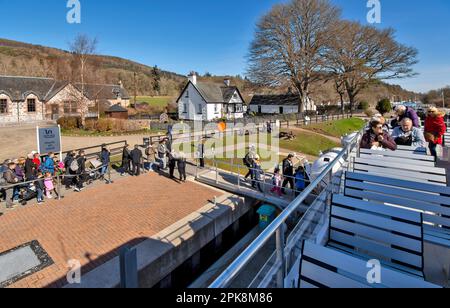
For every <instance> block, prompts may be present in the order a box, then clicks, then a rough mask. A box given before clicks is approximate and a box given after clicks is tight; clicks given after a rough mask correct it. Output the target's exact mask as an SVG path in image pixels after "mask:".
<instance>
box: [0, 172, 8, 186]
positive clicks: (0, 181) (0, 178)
mask: <svg viewBox="0 0 450 308" xmlns="http://www.w3.org/2000/svg"><path fill="white" fill-rule="evenodd" d="M5 171H6V168H0V186H6V185H7V184H8V183H7V182H6V179H5Z"/></svg>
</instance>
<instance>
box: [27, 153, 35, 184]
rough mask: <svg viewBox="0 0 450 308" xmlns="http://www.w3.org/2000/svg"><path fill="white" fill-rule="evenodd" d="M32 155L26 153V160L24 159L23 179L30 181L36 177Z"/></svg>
mask: <svg viewBox="0 0 450 308" xmlns="http://www.w3.org/2000/svg"><path fill="white" fill-rule="evenodd" d="M33 159H34V155H33V154H28V156H27V160H26V161H25V179H26V180H27V181H32V180H34V179H35V178H36V166H35V165H34V162H33Z"/></svg>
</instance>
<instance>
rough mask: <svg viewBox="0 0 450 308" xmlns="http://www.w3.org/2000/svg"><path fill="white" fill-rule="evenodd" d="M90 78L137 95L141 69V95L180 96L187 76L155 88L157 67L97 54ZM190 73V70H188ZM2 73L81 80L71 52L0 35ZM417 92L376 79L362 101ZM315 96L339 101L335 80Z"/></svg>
mask: <svg viewBox="0 0 450 308" xmlns="http://www.w3.org/2000/svg"><path fill="white" fill-rule="evenodd" d="M88 70H89V72H88V75H87V82H91V83H117V82H118V81H119V80H122V82H123V84H124V86H125V88H126V89H127V90H128V92H129V93H130V95H131V96H133V95H134V73H135V72H136V73H137V77H136V88H137V95H138V96H155V95H156V96H169V97H174V98H176V97H177V96H178V95H179V92H180V90H181V89H182V88H183V86H184V84H185V82H186V77H185V76H184V75H180V74H177V73H172V72H167V71H163V70H162V71H160V82H159V83H160V89H159V91H155V90H154V87H153V85H154V73H153V71H154V70H153V67H150V66H146V65H143V64H139V63H136V62H133V61H130V60H126V59H122V58H118V57H111V56H104V55H97V56H93V57H92V58H91V60H90V61H89V68H88ZM185 73H186V74H187V73H188V72H185ZM0 74H1V75H12V76H39V77H51V78H56V79H60V80H75V81H78V78H79V74H78V63H76V62H74V61H73V57H72V56H71V54H70V52H67V51H64V50H60V49H55V48H50V47H45V46H39V45H31V44H27V43H22V42H16V41H11V40H6V39H0ZM228 78H230V79H231V83H232V84H233V85H236V86H238V87H239V89H240V90H241V92H242V94H243V96H244V98H245V100H246V101H247V102H250V100H251V97H252V96H253V95H254V94H277V93H285V92H287V91H288V87H287V86H286V87H283V88H277V89H271V88H261V87H258V86H257V85H254V84H252V83H251V82H249V81H248V80H246V79H244V78H242V77H240V76H234V77H228ZM223 79H224V77H223V76H212V75H210V74H205V76H200V78H199V80H200V81H209V82H223ZM415 95H417V94H415V93H413V92H409V91H406V90H404V89H402V88H401V87H400V86H392V85H388V84H385V83H382V82H379V83H376V84H373V85H371V86H370V87H368V88H367V89H365V90H364V91H362V93H361V94H360V96H359V97H358V99H359V101H363V100H364V101H367V102H369V103H370V104H371V105H375V104H376V102H377V101H378V100H380V99H382V98H385V97H388V98H392V97H402V98H403V99H410V98H414V96H415ZM311 97H312V98H313V99H314V101H315V102H316V103H318V104H320V103H322V102H338V101H339V96H338V95H337V94H336V92H335V91H334V88H333V84H332V83H331V82H328V83H327V82H326V83H319V84H316V85H314V86H313V87H312V93H311Z"/></svg>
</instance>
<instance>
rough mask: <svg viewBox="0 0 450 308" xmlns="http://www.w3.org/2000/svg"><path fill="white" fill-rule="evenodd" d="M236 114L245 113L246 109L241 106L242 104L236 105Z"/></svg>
mask: <svg viewBox="0 0 450 308" xmlns="http://www.w3.org/2000/svg"><path fill="white" fill-rule="evenodd" d="M236 112H239V113H240V112H244V108H243V107H242V105H240V104H237V105H236Z"/></svg>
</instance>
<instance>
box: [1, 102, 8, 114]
mask: <svg viewBox="0 0 450 308" xmlns="http://www.w3.org/2000/svg"><path fill="white" fill-rule="evenodd" d="M7 112H8V101H7V100H6V99H0V113H7Z"/></svg>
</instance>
